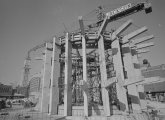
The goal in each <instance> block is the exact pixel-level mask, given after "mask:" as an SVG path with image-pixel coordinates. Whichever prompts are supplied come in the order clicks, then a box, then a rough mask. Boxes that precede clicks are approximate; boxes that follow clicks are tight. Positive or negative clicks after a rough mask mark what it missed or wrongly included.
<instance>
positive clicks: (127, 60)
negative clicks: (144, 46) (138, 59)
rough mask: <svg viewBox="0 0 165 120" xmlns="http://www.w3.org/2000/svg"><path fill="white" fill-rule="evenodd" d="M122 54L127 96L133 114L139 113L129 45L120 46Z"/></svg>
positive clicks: (138, 101) (134, 74)
mask: <svg viewBox="0 0 165 120" xmlns="http://www.w3.org/2000/svg"><path fill="white" fill-rule="evenodd" d="M122 54H123V62H124V68H125V71H126V73H127V79H126V81H125V82H126V83H130V84H129V85H128V86H127V89H128V96H129V97H130V99H131V104H132V110H133V112H135V113H140V112H141V108H140V100H139V94H138V91H137V86H136V84H135V83H136V73H135V70H134V66H133V60H132V55H131V49H130V47H129V43H127V44H125V45H123V46H122Z"/></svg>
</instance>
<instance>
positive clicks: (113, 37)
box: [111, 20, 132, 41]
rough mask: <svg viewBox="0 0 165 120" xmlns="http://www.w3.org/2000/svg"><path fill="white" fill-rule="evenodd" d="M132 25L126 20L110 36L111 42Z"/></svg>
mask: <svg viewBox="0 0 165 120" xmlns="http://www.w3.org/2000/svg"><path fill="white" fill-rule="evenodd" d="M131 24H132V20H128V21H127V22H125V23H124V24H123V25H122V26H121V27H119V28H118V29H117V30H116V31H115V32H114V33H113V34H112V36H111V40H112V41H113V40H114V39H115V38H116V37H117V36H118V35H119V34H120V33H121V32H123V31H124V30H125V29H126V28H127V27H129V26H130V25H131Z"/></svg>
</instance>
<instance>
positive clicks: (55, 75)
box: [49, 37, 61, 115]
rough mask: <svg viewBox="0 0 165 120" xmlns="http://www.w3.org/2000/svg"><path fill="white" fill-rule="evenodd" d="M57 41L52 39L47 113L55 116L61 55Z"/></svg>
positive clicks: (57, 102)
mask: <svg viewBox="0 0 165 120" xmlns="http://www.w3.org/2000/svg"><path fill="white" fill-rule="evenodd" d="M56 43H57V44H58V39H56V38H55V37H54V38H53V53H52V69H51V87H50V107H49V108H50V109H49V111H50V112H49V113H50V114H51V115H55V114H57V113H58V104H59V88H58V79H59V77H60V62H59V54H60V53H61V49H60V46H57V45H56Z"/></svg>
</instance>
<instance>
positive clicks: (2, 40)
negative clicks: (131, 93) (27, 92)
mask: <svg viewBox="0 0 165 120" xmlns="http://www.w3.org/2000/svg"><path fill="white" fill-rule="evenodd" d="M140 1H142V0H0V82H2V83H4V84H10V83H17V82H19V81H20V80H21V76H22V69H23V63H24V59H25V56H26V54H27V51H28V50H29V49H31V48H33V47H34V46H35V45H37V44H39V43H41V42H42V41H44V40H48V39H52V36H54V35H56V34H57V33H59V32H61V31H62V30H64V29H65V28H66V29H67V30H68V31H69V30H70V29H72V28H74V27H77V26H76V22H74V21H77V19H78V16H80V15H82V16H86V17H85V19H87V20H88V18H89V20H92V16H93V17H94V15H95V14H94V12H93V11H92V10H94V9H96V7H97V6H99V5H104V6H105V8H106V9H107V10H108V9H109V10H113V9H115V8H118V7H120V6H122V5H125V4H127V3H129V2H140ZM149 2H151V3H152V8H153V12H152V13H150V14H147V15H146V14H145V12H144V11H142V12H139V13H136V14H133V15H131V16H129V17H126V18H124V19H121V20H120V21H118V26H120V25H122V20H123V21H126V20H128V19H132V20H133V21H134V25H133V27H134V30H136V29H138V28H139V27H143V26H147V27H148V31H147V33H145V34H143V35H144V36H145V35H150V34H153V35H154V36H155V38H154V40H153V41H154V42H155V46H154V47H152V48H151V49H150V50H151V52H150V53H148V54H144V55H143V58H147V59H148V60H149V61H150V63H151V65H152V66H154V65H160V64H164V63H165V53H164V52H165V47H164V45H165V40H164V35H165V22H164V21H165V13H164V12H165V7H164V5H165V1H164V0H149ZM64 24H65V25H64ZM111 24H113V23H111ZM64 26H65V27H64ZM116 27H117V26H116ZM34 63H36V64H37V63H38V64H41V62H40V61H38V62H36V61H35V62H34ZM34 63H33V64H34Z"/></svg>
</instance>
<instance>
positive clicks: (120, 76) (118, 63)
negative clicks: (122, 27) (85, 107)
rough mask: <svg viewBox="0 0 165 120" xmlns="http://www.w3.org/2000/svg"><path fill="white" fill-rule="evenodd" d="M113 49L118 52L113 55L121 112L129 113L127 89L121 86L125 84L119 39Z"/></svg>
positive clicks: (114, 42) (113, 44) (113, 43)
mask: <svg viewBox="0 0 165 120" xmlns="http://www.w3.org/2000/svg"><path fill="white" fill-rule="evenodd" d="M111 46H112V49H114V50H116V53H115V54H114V55H113V61H114V68H115V71H116V78H117V80H118V83H117V84H116V91H117V98H118V100H119V105H120V110H122V111H128V101H127V94H126V89H125V88H124V87H123V86H121V85H120V83H124V71H123V63H122V57H121V51H120V44H119V39H118V38H117V39H116V40H115V41H113V42H112V44H111Z"/></svg>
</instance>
